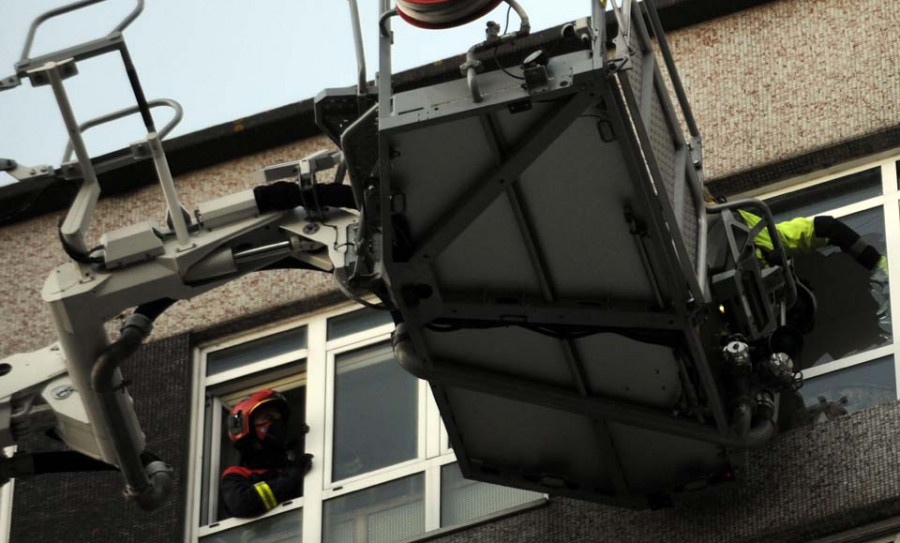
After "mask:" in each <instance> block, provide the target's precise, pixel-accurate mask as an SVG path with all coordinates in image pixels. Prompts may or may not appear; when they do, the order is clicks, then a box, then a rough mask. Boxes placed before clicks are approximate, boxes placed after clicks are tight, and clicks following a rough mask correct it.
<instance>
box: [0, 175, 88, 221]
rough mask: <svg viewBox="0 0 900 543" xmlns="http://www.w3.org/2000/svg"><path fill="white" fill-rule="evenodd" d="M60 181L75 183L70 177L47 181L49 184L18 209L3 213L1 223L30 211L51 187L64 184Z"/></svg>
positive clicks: (0, 218)
mask: <svg viewBox="0 0 900 543" xmlns="http://www.w3.org/2000/svg"><path fill="white" fill-rule="evenodd" d="M59 181H66V182H68V183H72V184H74V181H72V180H70V179H60V180H54V181H52V182H50V183H47V185H46V186H45V187H44V188H42V189H41V190H39V191H38V192H36V193H35V194H34V195H33V196H32V197H31V198H30V199H29V200H28V201H26V202H25V203H24V204H22V205H20V206H19V207H18V209H15V210H13V211H10V212H8V213H7V214H6V215H3V216H2V217H0V223H5V222H8V221H11V220H13V219H15V218H16V217H18V216H19V215H21V214H22V213H24V212H26V211H28V210H29V209H30V208H31V206H33V205H34V204H35V203H37V201H38V200H39V199H40V197H41V196H43V195H44V194H45V193H46V192H47V191H48V190H50V189H51V188H54V187H57V186H60V187H61V186H63V185H62V184H61V183H60V182H59Z"/></svg>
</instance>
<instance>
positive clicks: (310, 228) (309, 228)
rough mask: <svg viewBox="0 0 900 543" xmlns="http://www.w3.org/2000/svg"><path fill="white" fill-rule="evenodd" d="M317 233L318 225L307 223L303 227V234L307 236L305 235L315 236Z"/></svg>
mask: <svg viewBox="0 0 900 543" xmlns="http://www.w3.org/2000/svg"><path fill="white" fill-rule="evenodd" d="M318 231H319V225H318V224H316V223H309V224H307V225H306V226H304V227H303V233H304V234H307V235H310V234H315V233H316V232H318Z"/></svg>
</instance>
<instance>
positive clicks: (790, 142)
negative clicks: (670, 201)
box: [668, 0, 900, 179]
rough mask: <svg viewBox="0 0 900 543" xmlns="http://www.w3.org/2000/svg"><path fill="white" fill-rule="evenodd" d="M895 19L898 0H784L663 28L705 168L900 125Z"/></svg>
mask: <svg viewBox="0 0 900 543" xmlns="http://www.w3.org/2000/svg"><path fill="white" fill-rule="evenodd" d="M898 27H900V4H898V3H897V2H887V1H884V0H790V1H787V0H782V1H778V2H772V3H768V4H764V5H762V6H758V7H755V8H752V9H749V10H746V11H742V12H739V13H736V14H733V15H730V16H727V17H722V18H720V19H714V20H712V21H708V22H705V23H702V24H699V25H696V26H693V27H689V28H685V29H683V30H680V31H677V32H674V33H672V34H671V35H669V36H668V37H669V41H670V45H671V48H672V54H673V55H674V57H675V61H676V63H677V64H678V68H679V72H680V74H681V76H682V79H683V80H684V85H685V88H686V92H687V94H688V98H689V99H690V102H691V105H692V107H693V109H694V114H695V116H696V118H697V123H698V125H699V126H700V130H701V133H702V134H703V141H704V151H705V168H706V173H707V177H708V178H710V179H715V178H719V177H724V176H728V175H731V174H734V173H736V172H741V171H745V170H750V169H753V168H757V167H759V166H762V165H764V164H768V163H772V162H776V161H780V160H783V159H786V158H788V157H793V156H797V155H802V154H805V153H808V152H810V151H813V150H815V149H819V148H822V147H828V146H831V145H835V144H838V143H840V142H844V141H848V140H853V139H855V138H858V137H860V136H864V135H869V134H874V133H878V132H882V131H885V130H888V129H891V128H895V127H898V126H900V57H898V55H897V54H896V51H898V50H900V33H898V32H897V28H898ZM895 145H900V140H898V139H896V136H895Z"/></svg>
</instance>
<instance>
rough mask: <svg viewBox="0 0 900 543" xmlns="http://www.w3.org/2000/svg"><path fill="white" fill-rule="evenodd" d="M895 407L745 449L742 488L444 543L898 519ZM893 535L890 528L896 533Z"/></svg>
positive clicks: (745, 538)
mask: <svg viewBox="0 0 900 543" xmlns="http://www.w3.org/2000/svg"><path fill="white" fill-rule="evenodd" d="M898 428H900V404H897V403H891V404H886V405H881V406H878V407H875V408H872V409H869V410H867V411H861V412H858V413H855V414H853V415H851V416H848V417H844V418H839V419H836V420H833V421H830V422H827V423H824V424H821V425H818V426H815V427H811V428H805V429H797V430H793V431H791V432H787V433H785V434H783V435H781V436H779V437H778V438H777V439H776V440H775V442H774V443H772V444H771V445H770V446H767V447H766V448H764V449H762V450H759V451H754V452H752V453H750V459H749V460H750V461H749V466H750V469H749V470H748V472H747V473H746V474H745V478H744V484H742V485H734V486H731V487H727V488H725V489H720V490H719V489H717V490H715V491H713V492H711V493H700V494H697V495H695V496H689V497H688V498H683V499H682V500H681V502H680V503H678V504H677V505H676V507H675V508H672V509H663V510H659V511H628V510H622V509H614V508H610V507H607V506H602V505H595V504H590V503H585V502H578V501H574V500H569V499H552V500H551V504H550V505H549V506H548V507H545V508H542V509H538V510H535V511H533V512H528V513H523V514H521V515H518V516H515V517H510V518H507V519H504V520H501V521H498V522H494V523H489V524H485V525H482V526H479V527H476V528H472V529H469V530H463V531H461V532H457V533H456V534H453V535H450V536H446V537H442V538H439V539H436V540H435V541H437V542H440V543H463V542H465V543H489V542H490V543H495V542H499V541H515V542H516V543H554V542H559V543H563V542H565V543H598V542H615V543H647V542H651V541H666V542H669V541H671V542H676V541H679V542H685V543H721V542H726V541H727V542H729V543H739V542H740V543H750V542H754V543H781V542H808V541H811V540H813V539H815V538H818V537H822V536H825V535H828V534H834V533H837V532H841V531H844V530H848V529H851V528H854V527H858V526H863V525H866V524H869V523H872V522H875V521H878V520H882V519H886V518H889V517H892V516H897V515H900V477H898V476H897V474H898V473H900V434H898V432H897V429H898ZM895 531H896V530H895Z"/></svg>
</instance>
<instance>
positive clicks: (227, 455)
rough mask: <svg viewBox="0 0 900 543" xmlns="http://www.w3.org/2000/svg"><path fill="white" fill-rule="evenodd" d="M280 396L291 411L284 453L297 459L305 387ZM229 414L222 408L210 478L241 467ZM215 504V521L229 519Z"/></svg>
mask: <svg viewBox="0 0 900 543" xmlns="http://www.w3.org/2000/svg"><path fill="white" fill-rule="evenodd" d="M259 388H260V389H262V388H265V387H264V386H261V387H259ZM282 394H284V398H285V400H287V402H288V406H290V409H291V412H290V418H289V419H288V423H287V442H286V443H287V446H286V452H287V451H292V454H293V455H294V456H295V457H298V458H299V457H300V456H301V455H302V454H303V451H304V441H305V438H306V434H305V433H304V432H303V424H304V422H305V419H306V417H305V410H306V387H303V386H301V387H296V388H292V389H289V390H284V391H282ZM229 412H230V408H229V407H228V406H225V407H223V408H222V419H221V420H222V427H221V428H219V429H218V432H217V435H218V439H219V447H220V449H219V450H220V452H219V473H216V474H211V475H210V476H216V477H218V476H219V475H220V474H221V473H222V472H223V471H225V469H226V468H228V467H230V466H239V465H241V455H240V453H238V451H237V449H235V448H234V446H233V445H232V443H231V439H229V437H228V428H227V421H228V414H229ZM298 497H299V496H298ZM217 503H218V508H217V511H216V519H215V520H218V521H221V520H224V519H227V518H230V517H231V515H230V514H229V513H228V511H226V510H225V504H224V503H223V502H222V500H221V499H219V500H218V502H217ZM279 541H280V540H279Z"/></svg>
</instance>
